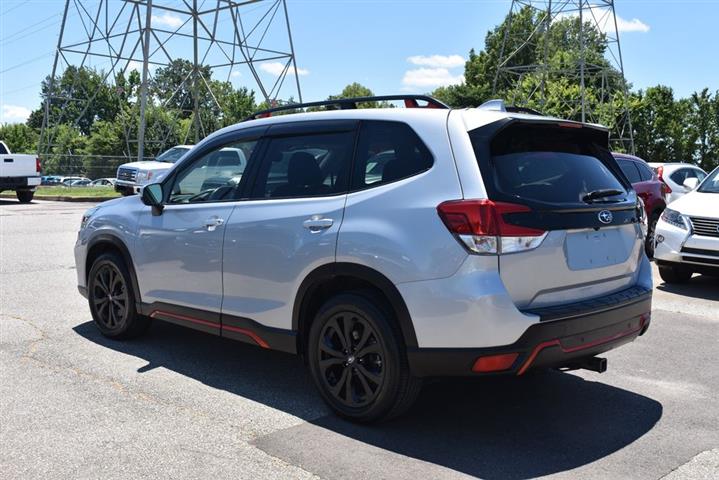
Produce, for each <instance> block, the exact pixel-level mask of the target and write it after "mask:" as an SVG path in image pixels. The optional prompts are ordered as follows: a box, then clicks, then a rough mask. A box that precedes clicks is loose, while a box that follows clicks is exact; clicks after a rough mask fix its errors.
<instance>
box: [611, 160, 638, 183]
mask: <svg viewBox="0 0 719 480" xmlns="http://www.w3.org/2000/svg"><path fill="white" fill-rule="evenodd" d="M617 163H619V168H621V169H622V172H624V175H626V177H627V178H628V179H629V183H639V182H641V181H642V178H641V177H640V176H639V170H637V167H635V166H634V162H632V161H631V160H617Z"/></svg>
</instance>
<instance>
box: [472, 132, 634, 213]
mask: <svg viewBox="0 0 719 480" xmlns="http://www.w3.org/2000/svg"><path fill="white" fill-rule="evenodd" d="M603 135H604V134H603V133H602V132H597V131H593V130H590V129H585V128H562V127H558V126H556V125H544V124H539V125H538V124H517V125H514V126H511V127H508V128H505V129H504V130H503V131H501V132H500V133H499V134H498V135H497V136H496V137H495V138H494V139H493V140H492V141H491V144H490V154H491V161H490V169H491V177H493V181H494V182H493V183H494V188H495V189H496V190H497V191H499V192H501V193H503V194H504V195H505V196H510V197H515V198H522V199H527V200H534V201H539V202H548V203H583V198H584V197H585V196H586V195H587V194H589V193H591V192H595V191H602V190H618V191H619V192H621V195H622V196H623V195H624V194H626V188H625V187H624V185H623V184H622V183H621V181H620V180H619V179H618V178H617V175H616V174H615V173H614V172H613V171H612V169H610V167H609V165H610V164H611V162H614V159H613V158H612V156H611V154H610V153H609V151H608V150H606V148H605V147H604V146H603V145H601V144H600V143H599V141H601V140H602V139H603ZM470 136H471V137H472V142H473V144H474V147H475V152H476V153H477V157H478V158H480V157H481V155H482V153H483V152H482V146H481V145H479V142H480V141H481V140H480V139H479V138H478V137H476V136H472V134H470ZM605 141H606V140H605ZM614 168H616V164H615V166H614ZM484 173H485V172H484V170H483V174H484ZM487 181H488V179H487V178H485V182H487ZM620 199H621V197H620V198H617V200H620Z"/></svg>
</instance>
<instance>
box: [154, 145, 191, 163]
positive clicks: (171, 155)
mask: <svg viewBox="0 0 719 480" xmlns="http://www.w3.org/2000/svg"><path fill="white" fill-rule="evenodd" d="M189 151H190V149H189V148H185V147H172V148H171V149H169V150H166V151H164V152H162V153H161V154H160V155H158V156H157V158H156V159H155V160H157V161H158V162H167V163H175V162H177V161H178V160H179V159H180V158H182V156H183V155H184V154H186V153H187V152H189Z"/></svg>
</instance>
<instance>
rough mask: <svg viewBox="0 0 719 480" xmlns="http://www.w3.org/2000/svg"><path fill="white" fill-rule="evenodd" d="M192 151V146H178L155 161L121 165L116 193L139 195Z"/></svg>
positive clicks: (116, 181) (116, 182)
mask: <svg viewBox="0 0 719 480" xmlns="http://www.w3.org/2000/svg"><path fill="white" fill-rule="evenodd" d="M191 149H192V145H178V146H176V147H172V148H171V149H169V150H167V151H165V152H163V153H162V154H160V155H158V156H157V158H156V159H154V160H145V161H142V162H131V163H124V164H122V165H120V167H119V168H118V169H117V178H116V179H115V191H117V192H120V193H121V194H123V195H133V194H135V193H139V192H140V189H141V188H142V187H144V186H145V185H147V184H148V183H155V182H157V181H159V180H161V179H162V176H163V175H164V174H165V173H167V170H169V169H170V168H171V167H172V165H174V164H175V162H177V161H178V160H179V159H180V158H182V156H183V155H185V154H186V153H187V152H189V151H190V150H191Z"/></svg>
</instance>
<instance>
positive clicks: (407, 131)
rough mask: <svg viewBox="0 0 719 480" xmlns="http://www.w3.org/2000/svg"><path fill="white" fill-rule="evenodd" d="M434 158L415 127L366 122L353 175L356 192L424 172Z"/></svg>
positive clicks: (386, 122) (360, 138) (362, 126)
mask: <svg viewBox="0 0 719 480" xmlns="http://www.w3.org/2000/svg"><path fill="white" fill-rule="evenodd" d="M433 163H434V159H433V157H432V154H431V153H430V151H429V149H427V146H426V145H425V144H424V143H423V142H422V140H421V139H420V138H419V136H418V135H417V134H416V133H415V132H414V130H412V128H411V127H410V126H409V125H407V124H405V123H401V122H389V121H364V122H362V124H361V127H360V134H359V140H358V142H357V154H356V156H355V166H354V171H353V173H352V190H363V189H365V188H371V187H375V186H378V185H384V184H386V183H390V182H394V181H397V180H401V179H403V178H407V177H411V176H413V175H417V174H419V173H422V172H424V171H426V170H428V169H430V168H431V167H432V164H433Z"/></svg>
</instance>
